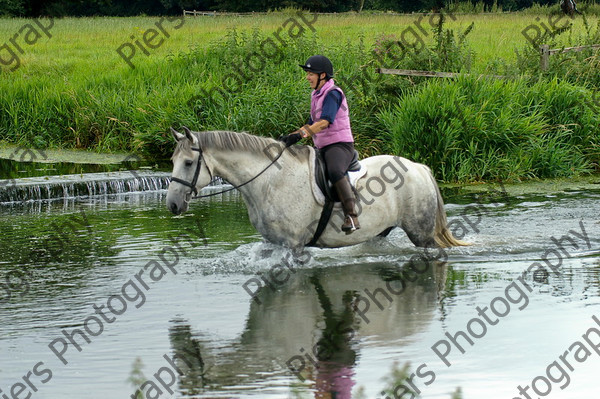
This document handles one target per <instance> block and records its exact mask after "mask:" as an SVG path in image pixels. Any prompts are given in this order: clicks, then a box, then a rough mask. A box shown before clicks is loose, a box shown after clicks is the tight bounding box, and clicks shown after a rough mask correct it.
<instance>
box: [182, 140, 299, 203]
mask: <svg viewBox="0 0 600 399" xmlns="http://www.w3.org/2000/svg"><path fill="white" fill-rule="evenodd" d="M287 148H288V147H287V146H285V147H283V150H281V152H280V153H279V154H278V155H277V156H276V157H275V159H273V161H271V163H270V164H268V165H267V166H266V167H265V168H264V169H263V170H261V171H260V172H259V173H258V174H257V175H256V176H254V177H253V178H251V179H250V180H248V181H247V182H245V183H242V184H238V185H237V186H236V185H233V186H232V187H230V188H228V189H225V190H222V191H218V192H216V193H210V194H204V195H198V190H197V189H196V183H197V182H198V177H199V176H200V169H201V168H202V149H201V148H200V147H198V148H193V147H192V148H191V150H192V151H197V152H198V162H197V163H196V170H195V171H194V177H193V178H192V181H191V182H188V181H185V180H183V179H180V178H178V177H171V181H172V182H173V181H174V182H175V183H179V184H183V185H184V186H186V187H189V188H191V189H192V191H191V192H190V194H191V193H193V194H194V196H193V197H192V198H194V199H195V198H205V197H212V196H214V195H219V194H223V193H226V192H229V191H232V190H235V189H237V188H240V187H243V186H245V185H246V184H248V183H250V182H252V181H254V180H255V179H256V178H257V177H259V176H260V175H262V174H263V173H264V172H265V171H266V170H267V169H269V168H270V167H271V166H272V165H273V164H274V163H275V162H277V160H278V159H279V158H280V157H281V156H282V155H283V153H284V152H285V150H286V149H287ZM206 170H207V171H208V174H209V176H210V180H212V179H213V174H212V172H211V171H210V168H209V167H208V165H206Z"/></svg>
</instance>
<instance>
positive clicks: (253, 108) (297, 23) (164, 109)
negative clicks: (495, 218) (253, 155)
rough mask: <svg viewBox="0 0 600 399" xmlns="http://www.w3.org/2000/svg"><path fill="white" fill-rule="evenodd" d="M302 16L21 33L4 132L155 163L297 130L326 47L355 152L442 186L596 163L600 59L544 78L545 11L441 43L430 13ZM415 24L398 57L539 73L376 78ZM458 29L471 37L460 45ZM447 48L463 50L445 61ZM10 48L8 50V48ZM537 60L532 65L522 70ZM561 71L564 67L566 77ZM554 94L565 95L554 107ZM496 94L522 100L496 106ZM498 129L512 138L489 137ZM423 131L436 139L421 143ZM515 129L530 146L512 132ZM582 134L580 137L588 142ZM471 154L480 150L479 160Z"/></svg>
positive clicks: (457, 23)
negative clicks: (191, 135) (403, 164)
mask: <svg viewBox="0 0 600 399" xmlns="http://www.w3.org/2000/svg"><path fill="white" fill-rule="evenodd" d="M304 17H305V19H306V20H302V19H301V18H300V17H299V16H298V14H297V13H296V12H295V11H291V10H290V11H286V12H283V13H272V14H269V15H263V16H258V17H217V18H215V17H202V18H186V19H185V20H180V19H172V20H171V21H169V20H167V19H164V18H144V17H137V18H86V19H74V18H66V19H57V20H55V21H54V26H53V27H52V28H51V29H50V30H49V32H50V34H51V36H52V37H50V38H48V37H47V36H46V35H44V36H42V37H40V38H39V40H37V41H36V42H35V43H34V44H27V43H25V42H23V40H24V38H23V37H22V36H21V37H18V38H17V39H16V41H17V43H20V44H21V46H22V50H23V51H24V54H18V55H19V60H20V63H21V66H20V67H19V68H18V69H16V70H15V71H14V72H10V71H8V68H6V67H4V66H2V72H1V73H0V112H1V114H0V139H1V140H3V141H6V142H10V143H16V144H19V145H25V146H37V147H44V148H46V147H57V148H61V147H62V148H89V149H94V150H97V151H135V152H137V153H141V154H144V155H146V156H147V157H153V158H156V157H165V156H168V155H170V152H171V151H172V143H171V141H170V137H169V136H168V135H167V134H166V132H167V130H168V127H169V126H174V127H179V126H181V125H187V126H189V127H191V128H193V129H196V130H204V129H228V130H236V131H242V130H244V131H249V132H252V133H256V134H262V135H270V136H279V135H280V134H284V133H288V132H289V131H291V130H294V129H295V128H296V127H297V126H299V125H301V124H303V123H304V121H305V119H306V117H307V110H308V96H309V88H308V85H307V83H306V82H305V81H304V74H303V73H302V71H301V70H300V69H299V68H298V67H297V64H298V63H299V62H303V61H304V60H305V59H306V58H307V57H308V56H309V55H312V54H315V53H325V54H327V55H329V56H330V58H331V59H332V60H333V62H334V65H335V67H336V78H337V79H338V83H339V84H340V86H341V87H342V88H344V89H345V91H346V93H347V95H348V102H349V104H350V107H351V114H352V118H353V121H352V122H353V129H354V131H355V135H356V138H357V147H358V148H359V150H360V151H361V153H362V154H363V155H365V156H366V155H372V154H376V153H381V152H394V153H398V154H400V155H405V156H410V157H412V158H414V159H416V160H419V161H422V162H425V163H427V164H430V166H432V168H433V169H434V172H435V173H436V176H437V177H438V178H440V179H443V180H446V181H456V180H477V179H497V178H512V179H519V178H527V177H551V176H564V175H569V174H578V173H583V172H585V171H589V170H594V169H595V168H597V164H598V148H597V145H598V137H599V135H600V132H599V131H598V129H599V127H598V126H599V125H600V123H599V121H598V119H597V118H598V117H597V116H595V115H598V114H600V113H598V112H597V110H596V112H595V114H594V106H595V102H594V101H593V100H594V99H595V97H593V94H594V93H595V91H597V90H598V86H597V82H598V79H597V71H596V72H594V70H593V68H592V69H591V71H592V72H590V69H589V68H587V65H588V64H590V65H591V64H592V63H593V62H597V59H598V58H597V53H596V55H593V54H592V55H591V56H590V55H587V54H586V55H585V57H584V59H583V61H578V60H575V61H573V60H568V59H567V60H566V61H565V60H564V59H563V58H561V60H560V65H553V66H552V68H551V71H550V72H548V73H547V74H548V75H549V76H545V77H544V76H541V77H540V75H539V71H536V70H535V65H536V64H535V62H536V56H537V55H536V54H535V53H533V52H532V51H531V50H526V49H527V48H529V47H532V46H531V44H530V43H529V42H528V41H527V40H526V39H525V37H524V36H523V34H522V32H523V30H524V29H527V28H528V27H532V26H533V27H534V28H530V30H529V32H530V35H533V34H534V32H536V30H535V26H538V27H539V26H540V22H539V21H540V20H541V21H547V20H548V15H546V14H541V15H536V14H530V13H514V14H472V15H458V14H457V15H452V16H447V18H446V23H445V25H444V26H443V33H444V38H446V40H445V41H444V43H442V44H441V45H440V42H438V40H437V39H438V38H437V37H436V34H435V30H434V27H433V26H432V25H433V24H432V23H430V22H429V21H430V20H429V16H426V17H423V16H421V15H404V16H395V15H375V14H363V15H356V14H351V15H327V16H318V17H316V19H314V17H313V16H312V15H310V14H305V15H304ZM290 18H293V21H294V23H290V22H289V21H290ZM536 18H540V20H536ZM594 18H595V17H589V18H588V26H587V29H586V26H585V24H584V22H583V20H582V19H581V17H578V18H576V19H574V20H572V21H571V20H570V19H568V18H567V19H564V21H565V22H569V23H572V27H571V28H570V29H569V30H568V31H566V32H564V33H562V34H561V35H558V36H555V37H552V38H544V39H548V40H551V41H552V42H553V45H554V46H560V45H574V44H577V43H580V42H583V41H585V40H588V39H589V38H590V36H593V35H594V32H595V31H594V27H595V26H596V25H595V24H596V23H597V18H595V19H594ZM286 21H288V22H286ZM431 21H433V20H431ZM46 22H47V21H46ZM27 23H31V21H27V20H19V19H12V20H3V21H2V24H1V25H0V43H3V42H6V43H9V45H11V46H12V45H13V44H11V42H10V41H9V39H10V38H12V37H13V36H14V34H15V33H17V32H19V30H20V29H21V27H23V26H24V25H25V24H27ZM471 24H473V27H472V28H471V30H470V31H468V28H469V26H470V25H471ZM158 25H160V27H161V28H162V29H159V27H158ZM32 26H33V25H32ZM419 26H420V27H421V28H423V29H420V28H419ZM151 28H152V29H155V31H157V32H158V36H157V37H156V39H155V41H154V43H155V44H156V43H158V42H159V39H162V42H161V44H160V45H159V46H157V48H154V49H152V48H149V47H148V46H145V47H144V48H145V51H147V52H148V54H149V55H145V54H144V52H143V50H142V49H140V48H139V47H135V46H134V45H135V40H138V41H140V45H143V44H142V43H143V37H144V36H143V35H144V32H146V31H148V29H151ZM590 29H591V31H590ZM595 29H596V30H597V28H595ZM411 30H412V31H414V32H417V35H418V36H417V35H414V34H413V36H411V37H409V38H408V39H407V40H408V41H409V42H410V43H423V45H424V46H426V49H427V50H426V51H423V52H419V54H415V56H407V57H406V58H405V60H403V61H401V62H399V63H398V65H394V66H399V67H402V66H403V64H402V63H411V62H412V63H413V64H416V65H430V66H431V67H433V68H435V67H436V66H438V67H440V68H442V67H447V68H450V69H454V70H465V69H470V71H471V72H474V73H511V74H514V75H515V76H517V75H522V74H527V73H530V75H533V78H532V77H531V76H530V78H529V79H521V78H519V79H516V80H511V81H509V82H508V83H503V82H498V83H495V84H493V85H492V84H491V83H490V84H489V87H488V86H487V85H488V84H487V83H485V84H484V83H478V81H476V80H468V79H463V80H460V81H425V79H407V78H401V77H394V76H385V77H383V76H381V75H376V74H375V73H374V72H373V70H374V68H375V67H377V66H379V65H381V61H382V60H385V59H384V58H382V56H381V53H377V51H381V50H382V49H384V50H385V47H382V43H383V42H385V40H389V38H390V37H393V36H396V37H399V36H400V35H402V34H403V32H404V33H405V37H408V36H407V35H410V34H411V33H410V32H411ZM165 32H166V33H165ZM406 32H408V33H406ZM465 32H468V33H467V34H466V35H465ZM461 35H463V36H465V37H464V42H463V44H460V45H459V44H458V43H457V41H458V40H459V39H460V37H461ZM132 36H133V38H132ZM31 38H32V36H30V37H29V41H31ZM386 38H387V39H386ZM540 39H541V37H540ZM266 40H272V41H273V42H274V43H276V45H277V46H276V47H273V48H272V49H271V50H267V51H271V52H272V56H269V57H265V59H264V60H263V61H261V60H260V59H259V58H256V59H254V62H255V63H256V64H255V65H259V67H257V68H256V70H257V71H256V72H254V71H253V70H252V69H254V68H255V67H254V66H253V65H252V64H248V61H247V60H248V57H249V55H250V54H252V52H254V51H256V52H259V53H261V51H263V50H264V49H263V48H262V47H261V45H263V44H264V43H265V41H266ZM599 42H600V41H599ZM126 43H131V47H127V46H126V45H125V44H126ZM124 45H125V47H122V49H123V52H125V54H129V53H127V51H131V49H132V48H135V49H136V54H135V55H134V56H133V57H132V58H131V59H130V60H129V62H130V63H131V64H133V65H134V66H135V68H132V67H130V66H129V65H128V63H127V62H126V61H125V60H124V59H123V58H122V57H120V56H119V54H118V53H117V51H116V50H117V49H118V48H119V47H121V46H124ZM13 47H14V46H13ZM374 50H376V51H375V52H374ZM515 50H519V54H520V55H521V58H520V59H517V56H516V54H515ZM448 52H449V54H451V55H453V56H454V55H456V57H454V58H453V57H445V56H444V54H446V53H448ZM1 56H3V57H4V59H6V57H7V55H6V53H2V55H1ZM419 57H420V58H419ZM593 57H596V58H593ZM263 62H264V65H262V63H263ZM386 62H387V61H386ZM553 62H554V61H553ZM569 62H571V63H572V65H576V66H577V68H584V71H583V73H579V74H578V75H577V76H576V78H577V79H575V81H569V80H573V75H572V74H569V73H568V72H569V70H570V69H568V68H569V65H570V64H569ZM528 65H529V67H528V68H530V70H524V69H523V68H524V66H528ZM13 66H14V64H13ZM467 67H468V68H467ZM240 68H241V72H239V70H240ZM520 68H521V69H520ZM559 68H562V69H560V74H561V76H556V74H557V73H555V72H556V71H559ZM565 68H567V69H566V71H565V70H564V69H565ZM586 68H587V69H586ZM419 69H423V68H419ZM599 69H600V68H599ZM438 70H448V69H438ZM553 71H554V72H553ZM552 73H554V75H555V76H552ZM565 73H566V75H565ZM586 73H587V74H588V75H589V76H588V75H585V74H586ZM240 77H241V78H240ZM482 84H483V85H484V86H480V85H482ZM219 90H221V91H219ZM469 90H483V92H484V93H486V96H487V95H489V96H492V97H491V98H495V99H494V100H489V98H488V97H486V96H479V97H474V96H471V97H469V94H468V93H469ZM210 93H212V95H211V94H210ZM548 93H552V95H547V94H548ZM555 94H556V95H560V96H563V97H559V98H561V99H562V98H566V99H568V101H562V100H561V101H555V100H554V99H555V97H554V95H555ZM448 96H449V97H448ZM452 96H459V97H456V98H454V97H452ZM493 96H496V97H493ZM502 96H516V98H518V99H519V100H518V101H516V102H514V101H505V102H502V101H500V100H499V99H500V98H502ZM508 98H512V97H508ZM521 98H523V100H521ZM442 99H444V101H447V102H448V104H460V106H461V107H462V108H461V110H463V111H461V112H463V113H464V112H466V111H464V110H468V111H469V114H468V116H467V117H463V119H456V118H457V115H458V114H457V113H456V112H450V111H451V110H447V112H445V113H440V112H438V110H439V108H440V106H443V104H442V105H440V101H442ZM457 100H459V101H457ZM599 102H600V101H599ZM490 104H492V105H490ZM598 108H600V104H599V106H598ZM428 113H432V114H430V115H428ZM497 113H502V115H505V119H500V121H502V123H505V125H503V126H499V125H498V123H500V122H498V118H495V117H494V115H496V114H497ZM411 118H415V120H422V121H428V122H427V123H428V126H427V128H426V129H423V128H422V129H421V130H418V129H417V125H416V124H411V123H407V121H409V120H410V119H411ZM582 118H583V119H582ZM470 123H472V124H473V125H470ZM447 125H452V126H453V128H452V129H453V130H452V133H451V134H450V136H451V137H453V138H454V139H455V141H454V142H452V143H449V142H448V143H446V144H444V146H442V147H440V146H439V143H438V144H436V143H435V140H436V137H437V138H438V139H441V138H442V137H446V136H448V135H449V133H448V132H449V130H447V129H446V126H447ZM497 129H500V131H502V132H503V133H498V134H497V135H498V137H495V136H494V135H495V134H496V133H495V132H496V130H497ZM426 132H428V133H427V134H429V135H430V136H423V135H424V134H425V133H426ZM479 132H482V133H481V134H480V133H479ZM507 132H508V133H507ZM509 133H510V134H509ZM511 134H512V135H515V136H519V137H521V136H527V137H528V139H526V140H514V139H512V138H511V137H512V136H511ZM503 135H504V136H503ZM582 138H585V140H586V141H585V142H579V141H578V140H580V139H582ZM505 139H506V140H508V141H507V142H505V141H503V140H505ZM473 140H475V141H473ZM474 142H477V143H478V144H477V146H478V148H479V149H481V148H485V151H487V152H489V151H492V149H494V148H496V149H495V151H496V154H497V157H496V158H497V159H498V162H500V163H501V164H507V163H508V164H510V163H512V162H513V161H515V159H519V160H520V161H519V162H520V164H522V165H524V166H523V167H522V168H516V167H515V168H512V169H511V170H507V168H506V167H505V168H503V167H500V166H498V165H496V166H490V165H489V162H491V161H489V162H488V163H482V161H481V160H482V159H484V158H486V159H489V157H486V156H484V155H482V154H483V153H482V154H479V153H477V152H473V151H471V150H472V148H471V149H470V148H469V145H471V146H472V145H474V144H472V143H474ZM523 143H527V145H528V146H529V147H525V148H524V149H523V150H521V151H520V152H519V150H517V149H516V147H518V146H522V145H524V144H523ZM436 145H437V146H438V147H435V148H436V151H438V152H439V151H440V149H442V148H443V149H444V151H445V152H452V151H455V152H456V154H454V155H453V156H452V155H451V154H448V156H447V157H446V158H444V159H440V160H436V159H434V158H432V157H431V156H430V155H427V156H425V155H423V154H430V153H431V152H432V151H431V148H434V147H432V146H436ZM511 146H513V147H515V148H513V147H511ZM430 147H431V148H430ZM534 147H535V148H540V152H544V151H545V152H544V154H545V155H540V156H538V158H539V159H540V162H542V161H541V160H543V162H545V163H550V164H551V165H550V166H547V167H542V166H534V165H535V164H536V162H529V161H527V162H526V160H521V158H525V159H526V158H527V156H528V154H530V153H531V152H530V151H529V150H531V148H534ZM542 150H543V151H542ZM481 151H484V150H483V149H482V150H481ZM502 151H504V153H501V154H500V153H499V152H502ZM556 151H562V152H561V153H560V154H558V153H557V152H556ZM564 151H566V155H565V153H564ZM487 152H486V153H487ZM546 152H547V153H546ZM471 153H473V158H469V155H468V154H471ZM555 153H556V154H557V155H553V154H555ZM514 157H516V158H514ZM555 158H557V159H560V162H558V161H556V162H555ZM536 159H537V158H536ZM456 162H459V163H460V164H461V165H464V164H469V168H470V169H472V170H470V171H469V172H467V171H466V169H465V166H459V165H458V164H456V165H450V164H449V163H456ZM529 164H530V166H528V167H526V166H527V165H529ZM508 169H510V168H508Z"/></svg>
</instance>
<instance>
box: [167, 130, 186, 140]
mask: <svg viewBox="0 0 600 399" xmlns="http://www.w3.org/2000/svg"><path fill="white" fill-rule="evenodd" d="M170 129H171V134H172V135H173V137H174V138H175V140H176V141H180V140H181V139H183V138H184V137H185V136H184V135H183V134H181V133H179V132H178V131H177V130H175V129H173V128H170Z"/></svg>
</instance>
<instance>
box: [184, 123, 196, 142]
mask: <svg viewBox="0 0 600 399" xmlns="http://www.w3.org/2000/svg"><path fill="white" fill-rule="evenodd" d="M181 128H182V129H183V131H184V132H185V137H187V138H188V140H189V141H191V142H192V143H193V142H194V135H193V134H192V132H191V131H190V129H188V128H187V126H182V127H181Z"/></svg>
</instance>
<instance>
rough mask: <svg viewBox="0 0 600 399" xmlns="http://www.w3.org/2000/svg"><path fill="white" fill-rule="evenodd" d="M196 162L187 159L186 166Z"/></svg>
mask: <svg viewBox="0 0 600 399" xmlns="http://www.w3.org/2000/svg"><path fill="white" fill-rule="evenodd" d="M193 164H194V161H192V160H190V159H188V160H187V161H185V166H188V167H189V166H192V165H193Z"/></svg>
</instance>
